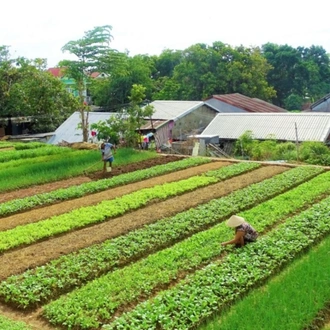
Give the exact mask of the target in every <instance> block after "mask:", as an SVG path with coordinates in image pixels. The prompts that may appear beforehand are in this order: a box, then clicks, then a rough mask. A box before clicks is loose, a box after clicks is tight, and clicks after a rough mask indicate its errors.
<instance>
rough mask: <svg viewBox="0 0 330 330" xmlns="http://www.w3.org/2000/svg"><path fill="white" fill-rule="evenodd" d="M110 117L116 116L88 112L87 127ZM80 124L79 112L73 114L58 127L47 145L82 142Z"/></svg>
mask: <svg viewBox="0 0 330 330" xmlns="http://www.w3.org/2000/svg"><path fill="white" fill-rule="evenodd" d="M112 115H114V116H116V115H117V114H116V113H111V112H88V124H89V126H90V125H91V124H94V123H98V122H99V121H106V120H108V119H109V118H110V117H111V116H112ZM80 124H81V117H80V112H79V111H76V112H74V113H73V114H72V115H71V116H70V117H69V118H68V119H67V120H66V121H65V122H64V123H63V124H62V125H61V126H60V127H58V128H57V129H56V130H55V132H54V133H53V136H52V137H51V138H50V139H49V141H48V143H49V144H59V143H61V142H62V141H66V142H68V143H74V142H82V141H83V133H82V129H81V128H79V126H80ZM89 138H90V140H92V139H93V136H92V132H91V131H90V132H89Z"/></svg>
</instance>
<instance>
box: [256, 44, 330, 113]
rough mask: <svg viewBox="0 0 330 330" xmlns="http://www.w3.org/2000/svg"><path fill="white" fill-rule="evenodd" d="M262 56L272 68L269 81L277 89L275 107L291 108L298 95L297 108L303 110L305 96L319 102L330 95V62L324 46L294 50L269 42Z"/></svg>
mask: <svg viewBox="0 0 330 330" xmlns="http://www.w3.org/2000/svg"><path fill="white" fill-rule="evenodd" d="M262 54H263V56H264V57H265V58H266V59H267V61H268V63H269V64H270V65H271V66H272V69H271V70H270V71H269V73H268V77H267V79H268V82H269V84H270V85H271V86H272V87H273V88H274V89H275V90H276V96H275V97H274V98H273V99H272V101H273V103H274V104H276V105H278V106H281V107H283V106H286V105H287V104H290V105H291V104H292V102H291V101H292V100H291V99H292V95H295V100H296V101H297V100H298V98H297V97H299V98H300V100H301V103H300V106H298V107H297V109H301V106H302V105H303V103H304V102H305V99H306V97H308V98H309V99H310V100H317V99H319V98H321V97H322V96H324V95H325V94H327V93H329V91H330V88H329V85H330V65H329V64H330V60H329V56H328V55H327V54H326V51H325V50H324V49H323V48H322V47H319V46H311V47H310V48H306V47H298V48H293V47H291V46H288V45H276V44H272V43H267V44H265V45H263V46H262ZM295 106H296V105H295Z"/></svg>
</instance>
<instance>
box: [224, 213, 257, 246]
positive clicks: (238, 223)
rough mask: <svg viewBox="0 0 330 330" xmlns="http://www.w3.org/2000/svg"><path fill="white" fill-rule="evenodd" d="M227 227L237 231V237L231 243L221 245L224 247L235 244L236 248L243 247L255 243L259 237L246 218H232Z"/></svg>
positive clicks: (235, 216)
mask: <svg viewBox="0 0 330 330" xmlns="http://www.w3.org/2000/svg"><path fill="white" fill-rule="evenodd" d="M227 226H228V227H231V228H234V229H235V237H234V238H233V239H232V240H230V241H227V242H223V243H221V245H222V246H225V245H228V244H235V246H236V247H242V246H244V245H245V244H247V243H250V242H254V241H255V240H256V239H257V237H258V233H257V232H256V230H255V229H254V228H253V227H252V226H251V225H250V224H249V223H247V222H246V221H245V219H244V218H242V217H239V216H237V215H233V216H231V217H230V219H229V220H228V221H227Z"/></svg>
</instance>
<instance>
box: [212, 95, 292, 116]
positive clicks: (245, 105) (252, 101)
mask: <svg viewBox="0 0 330 330" xmlns="http://www.w3.org/2000/svg"><path fill="white" fill-rule="evenodd" d="M211 98H214V99H216V100H219V101H222V102H225V103H227V104H230V105H232V106H234V107H237V108H240V109H243V110H245V111H247V112H288V111H287V110H285V109H283V108H280V107H278V106H276V105H273V104H271V103H268V102H266V101H263V100H260V99H257V98H250V97H248V96H244V95H242V94H239V93H234V94H223V95H213V96H211V97H209V98H208V99H211Z"/></svg>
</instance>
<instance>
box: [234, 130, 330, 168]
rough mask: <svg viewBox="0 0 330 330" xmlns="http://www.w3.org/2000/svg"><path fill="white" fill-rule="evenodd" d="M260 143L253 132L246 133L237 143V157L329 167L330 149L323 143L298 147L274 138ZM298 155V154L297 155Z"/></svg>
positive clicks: (308, 143)
mask: <svg viewBox="0 0 330 330" xmlns="http://www.w3.org/2000/svg"><path fill="white" fill-rule="evenodd" d="M269 138H270V139H267V140H264V141H259V140H254V139H253V132H252V131H246V132H245V133H243V134H242V135H241V136H240V137H239V138H238V139H237V141H236V143H235V149H234V152H235V156H236V157H238V158H241V157H242V158H247V159H253V160H260V161H263V160H286V161H294V162H295V161H297V160H298V159H297V158H298V155H299V161H302V162H305V163H308V164H314V165H322V166H329V165H330V149H329V147H327V146H326V145H325V144H324V143H322V142H302V143H300V144H299V147H298V150H297V145H296V144H295V143H293V142H278V141H277V140H276V139H275V138H274V137H271V136H270V137H269ZM297 153H298V154H297Z"/></svg>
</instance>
